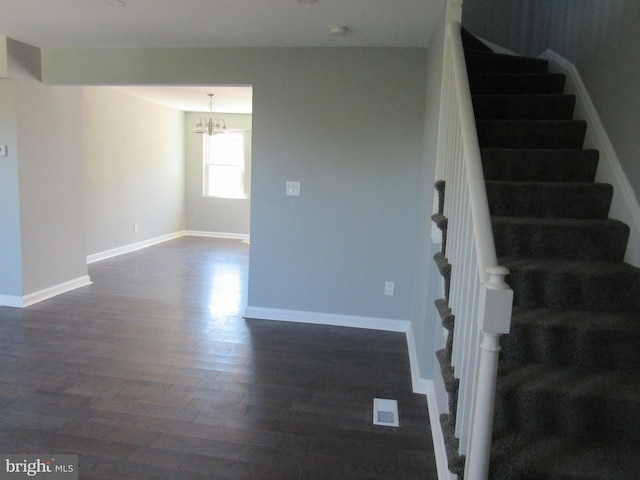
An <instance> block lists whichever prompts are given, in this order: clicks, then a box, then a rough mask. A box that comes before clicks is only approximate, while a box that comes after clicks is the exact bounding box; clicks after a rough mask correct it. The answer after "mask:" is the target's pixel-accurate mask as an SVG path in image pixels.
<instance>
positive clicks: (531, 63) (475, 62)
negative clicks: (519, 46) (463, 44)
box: [465, 50, 549, 73]
mask: <svg viewBox="0 0 640 480" xmlns="http://www.w3.org/2000/svg"><path fill="white" fill-rule="evenodd" d="M465 60H466V64H467V70H468V71H469V72H503V71H514V70H515V71H518V72H531V73H541V72H546V71H547V68H548V65H549V62H547V61H546V60H543V59H540V58H533V57H521V56H518V55H509V54H504V53H494V52H483V51H480V50H466V51H465Z"/></svg>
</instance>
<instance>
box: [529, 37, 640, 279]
mask: <svg viewBox="0 0 640 480" xmlns="http://www.w3.org/2000/svg"><path fill="white" fill-rule="evenodd" d="M540 58H544V59H545V60H547V61H548V62H549V71H551V72H556V73H564V74H565V75H566V78H567V81H566V85H565V93H570V94H573V95H575V96H576V108H575V118H576V119H579V120H586V122H587V134H586V136H585V141H584V146H585V148H594V149H596V150H598V151H599V152H600V161H599V163H598V171H597V173H596V181H598V182H604V183H610V184H611V185H613V201H612V202H611V210H610V213H609V216H610V217H611V218H614V219H616V220H620V221H621V222H624V223H626V224H627V225H628V226H629V228H630V229H631V232H630V235H629V242H628V243H627V253H626V256H625V261H626V262H627V263H630V264H631V265H634V266H636V267H640V204H639V203H638V199H637V198H636V196H635V193H634V191H633V189H632V188H631V184H630V183H629V180H628V179H627V176H626V175H625V173H624V171H623V169H622V166H621V165H620V160H619V159H618V156H617V155H616V152H615V150H614V149H613V145H612V144H611V141H610V140H609V136H608V135H607V132H606V130H605V128H604V125H603V124H602V121H601V120H600V116H599V115H598V112H597V111H596V108H595V106H594V105H593V102H592V101H591V97H590V96H589V92H588V91H587V88H586V86H585V85H584V83H583V81H582V78H581V77H580V74H579V73H578V70H577V69H576V67H575V66H574V65H573V64H572V63H571V62H569V61H568V60H566V59H564V58H563V57H561V56H560V55H558V54H557V53H555V52H553V51H552V50H546V51H545V52H544V53H542V54H541V55H540Z"/></svg>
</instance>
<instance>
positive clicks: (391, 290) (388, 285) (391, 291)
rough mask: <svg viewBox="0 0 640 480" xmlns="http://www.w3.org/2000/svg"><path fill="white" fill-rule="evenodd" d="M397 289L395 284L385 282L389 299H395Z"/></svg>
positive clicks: (385, 289)
mask: <svg viewBox="0 0 640 480" xmlns="http://www.w3.org/2000/svg"><path fill="white" fill-rule="evenodd" d="M395 289H396V284H395V283H394V282H384V294H385V295H387V296H388V297H393V294H394V292H395Z"/></svg>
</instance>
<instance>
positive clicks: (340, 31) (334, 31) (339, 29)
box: [329, 25, 349, 37]
mask: <svg viewBox="0 0 640 480" xmlns="http://www.w3.org/2000/svg"><path fill="white" fill-rule="evenodd" d="M347 33H349V28H348V27H343V26H341V25H329V35H331V36H333V37H344V36H345V35H346V34H347Z"/></svg>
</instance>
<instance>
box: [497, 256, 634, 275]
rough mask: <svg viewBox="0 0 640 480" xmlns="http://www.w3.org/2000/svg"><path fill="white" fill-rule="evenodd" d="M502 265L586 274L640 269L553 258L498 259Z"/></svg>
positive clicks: (631, 273) (625, 265)
mask: <svg viewBox="0 0 640 480" xmlns="http://www.w3.org/2000/svg"><path fill="white" fill-rule="evenodd" d="M498 262H499V263H500V265H505V266H507V267H508V268H517V269H520V270H546V271H549V272H555V273H579V274H584V275H591V274H596V275H597V274H599V273H626V274H630V275H634V276H635V275H638V276H639V277H640V269H639V268H637V267H634V266H632V265H629V264H628V263H624V262H608V261H588V260H563V259H553V258H509V257H502V258H500V259H498Z"/></svg>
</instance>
